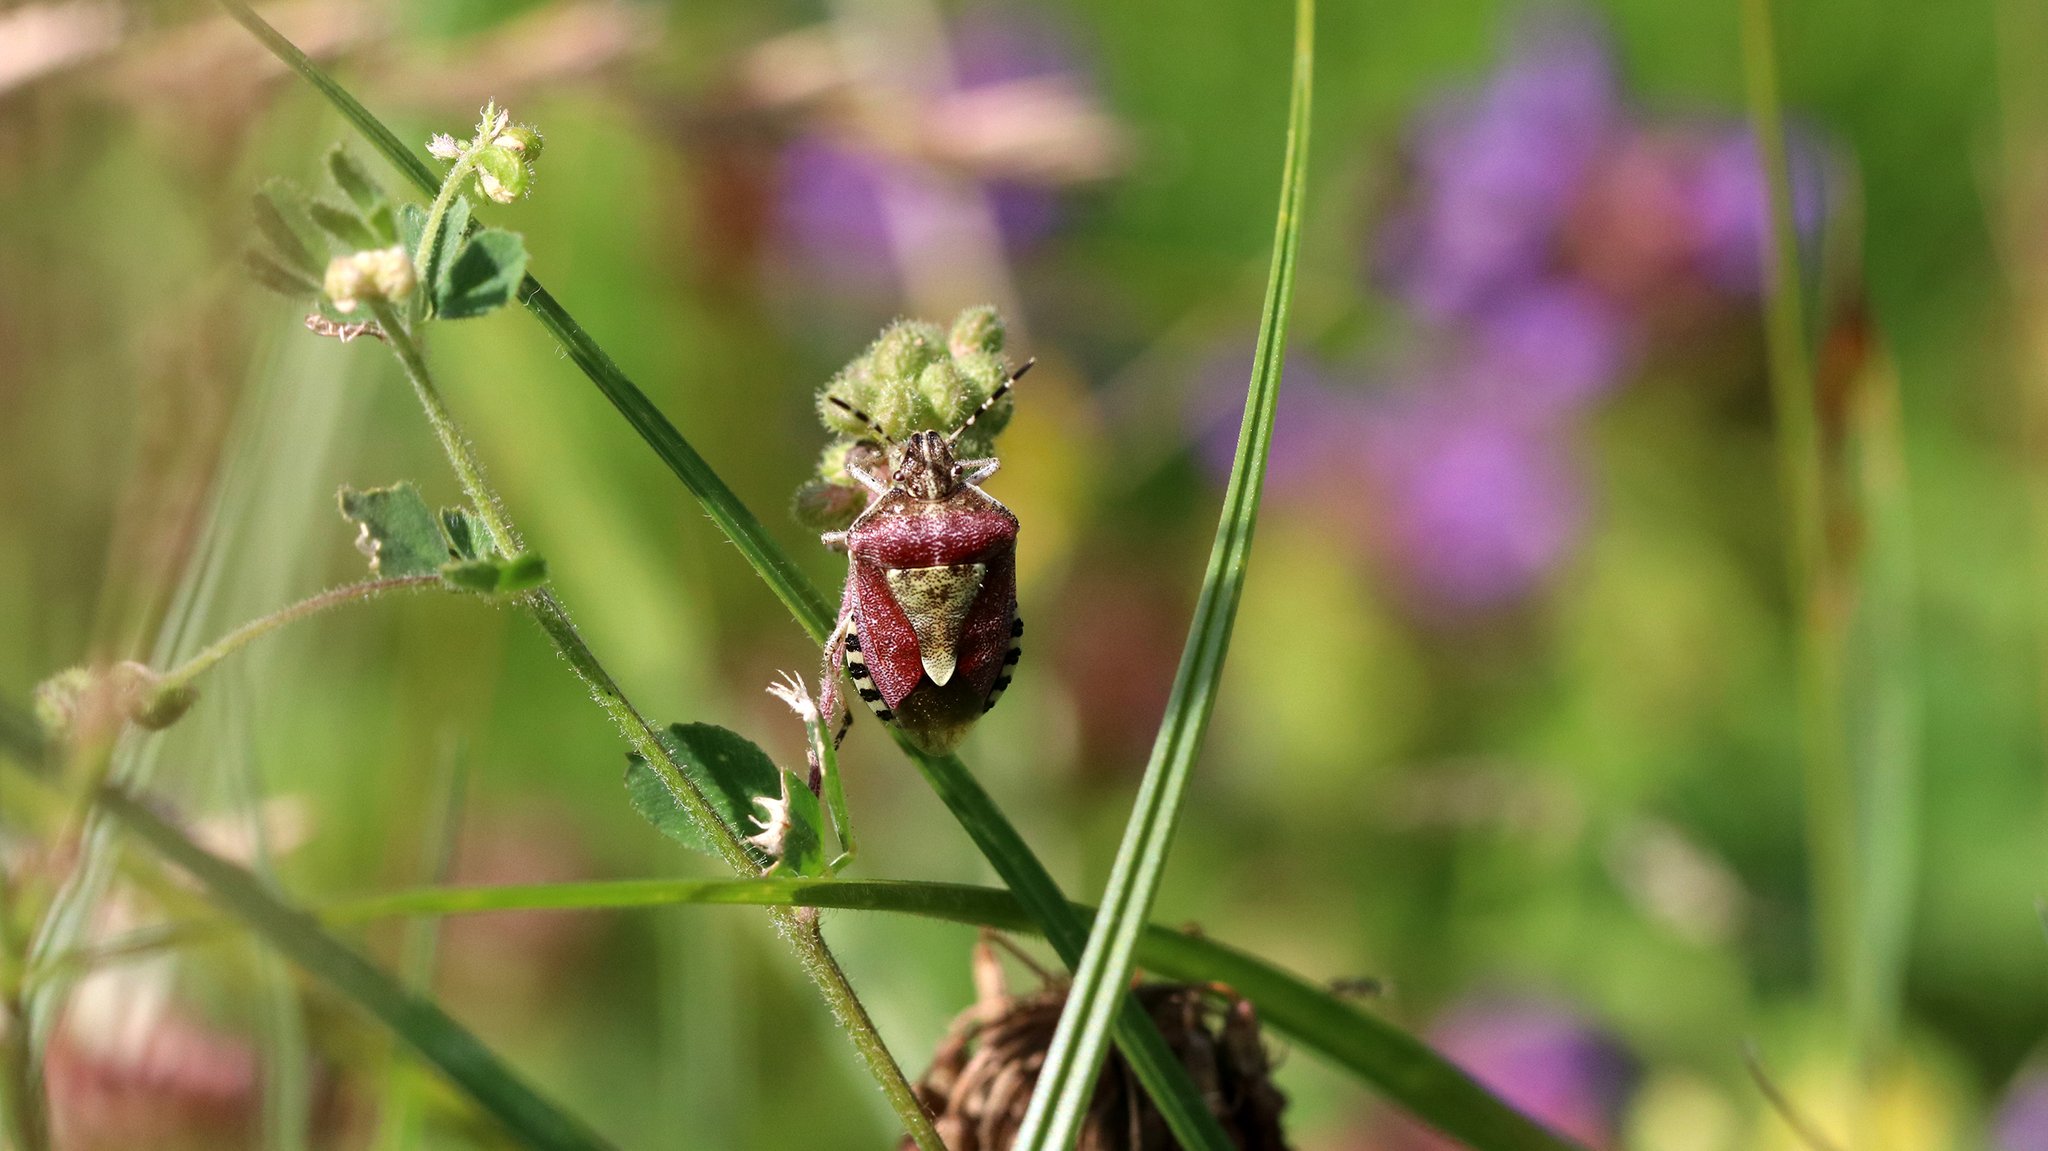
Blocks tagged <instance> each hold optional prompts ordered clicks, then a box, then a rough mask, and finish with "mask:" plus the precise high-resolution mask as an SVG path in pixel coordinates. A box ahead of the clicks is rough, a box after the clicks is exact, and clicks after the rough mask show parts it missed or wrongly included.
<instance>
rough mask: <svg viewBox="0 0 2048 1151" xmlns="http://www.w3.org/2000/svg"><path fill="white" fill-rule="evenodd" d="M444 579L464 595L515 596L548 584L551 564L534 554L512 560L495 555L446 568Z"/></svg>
mask: <svg viewBox="0 0 2048 1151" xmlns="http://www.w3.org/2000/svg"><path fill="white" fill-rule="evenodd" d="M441 578H442V580H444V581H446V582H447V583H448V584H449V585H450V586H452V587H457V588H460V589H462V590H463V591H473V592H481V593H482V594H484V595H512V594H514V593H516V592H523V591H526V590H528V589H531V588H537V587H539V586H540V585H542V584H544V583H546V582H547V579H548V563H547V561H546V560H544V559H542V558H541V557H539V556H537V555H534V554H532V553H531V552H528V553H525V554H522V555H516V556H512V557H510V558H507V557H505V556H501V555H498V554H497V553H495V552H493V553H492V554H490V555H488V556H484V557H482V558H479V559H468V560H452V561H450V562H448V563H445V564H442V565H441Z"/></svg>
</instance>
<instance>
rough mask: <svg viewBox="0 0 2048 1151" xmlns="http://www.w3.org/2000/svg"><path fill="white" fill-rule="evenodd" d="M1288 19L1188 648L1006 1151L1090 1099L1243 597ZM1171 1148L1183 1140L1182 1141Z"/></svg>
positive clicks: (1280, 243)
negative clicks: (1224, 462) (1259, 240)
mask: <svg viewBox="0 0 2048 1151" xmlns="http://www.w3.org/2000/svg"><path fill="white" fill-rule="evenodd" d="M1294 20H1295V33H1294V35H1295V39H1294V75H1293V85H1292V89H1293V91H1292V95H1291V97H1290V99H1289V102H1288V105H1289V106H1288V114H1287V144H1286V155H1285V158H1284V160H1283V161H1282V164H1281V174H1280V210H1279V219H1278V221H1277V222H1276V223H1275V225H1274V237H1273V261H1272V266H1271V269H1270V271H1269V273H1268V276H1267V280H1266V301H1265V306H1264V309H1263V311H1262V314H1261V316H1260V318H1259V342H1258V349H1257V351H1256V352H1255V354H1254V355H1253V357H1252V377H1251V382H1250V385H1249V387H1248V390H1247V393H1246V395H1245V407H1244V421H1243V424H1242V425H1241V426H1240V428H1239V431H1238V442H1237V459H1236V461H1235V462H1234V463H1233V465H1232V466H1231V469H1230V484H1229V486H1228V487H1227V488H1226V489H1225V492H1224V496H1223V512H1222V515H1221V517H1220V520H1219V522H1218V524H1217V527H1216V539H1215V542H1214V544H1213V546H1212V547H1211V549H1210V552H1209V569H1208V572H1207V574H1206V575H1205V576H1204V577H1203V580H1202V594H1201V597H1200V599H1199V600H1198V601H1197V603H1196V605H1195V618H1194V620H1193V622H1192V623H1190V624H1189V626H1188V639H1187V645H1186V647H1184V648H1183V649H1182V652H1181V660H1180V669H1179V671H1177V672H1176V673H1175V675H1174V682H1173V691H1172V694H1171V695H1170V696H1169V697H1168V700H1167V705H1166V715H1165V717H1164V719H1163V720H1162V721H1161V723H1160V726H1159V734H1158V737H1157V739H1156V740H1155V741H1154V743H1153V745H1152V759H1151V762H1150V763H1149V764H1148V765H1147V766H1146V769H1145V778H1144V780H1143V782H1142V783H1141V784H1140V785H1139V788H1138V799H1137V803H1136V804H1135V805H1134V806H1133V808H1132V811H1131V817H1130V821H1129V822H1128V823H1127V824H1126V825H1125V829H1124V838H1123V843H1122V846H1121V847H1119V849H1118V851H1117V858H1116V863H1115V865H1114V866H1113V867H1112V868H1111V869H1110V878H1109V886H1108V888H1107V890H1105V891H1104V893H1103V897H1102V912H1101V914H1099V915H1098V916H1097V917H1096V920H1095V926H1094V928H1093V929H1092V930H1091V931H1090V932H1089V935H1088V948H1087V950H1086V952H1084V953H1083V954H1082V956H1081V963H1080V966H1079V967H1078V968H1076V969H1075V972H1074V981H1073V987H1072V990H1071V991H1069V993H1068V995H1067V1003H1066V1007H1065V1008H1064V1009H1063V1010H1062V1011H1061V1013H1060V1022H1059V1026H1058V1028H1057V1029H1056V1030H1055V1031H1054V1032H1053V1038H1052V1044H1051V1046H1049V1047H1048V1048H1047V1049H1046V1056H1045V1064H1044V1067H1043V1069H1042V1070H1041V1071H1040V1072H1039V1076H1038V1083H1037V1086H1036V1087H1035V1088H1034V1089H1033V1091H1032V1095H1031V1105H1030V1107H1029V1108H1028V1109H1027V1110H1026V1111H1025V1115H1024V1124H1023V1127H1022V1128H1021V1129H1020V1130H1019V1132H1018V1136H1017V1139H1016V1142H1015V1146H1016V1147H1018V1148H1022V1149H1025V1151H1065V1149H1067V1148H1070V1147H1072V1146H1074V1143H1075V1141H1076V1140H1077V1139H1078V1138H1079V1137H1080V1132H1081V1125H1082V1123H1083V1121H1084V1120H1085V1119H1086V1117H1087V1113H1088V1102H1089V1097H1090V1095H1091V1094H1092V1093H1093V1090H1094V1087H1095V1081H1096V1077H1097V1075H1098V1073H1099V1072H1100V1070H1101V1067H1102V1061H1103V1057H1104V1056H1105V1055H1107V1054H1108V1050H1109V1037H1110V1030H1111V1028H1112V1027H1113V1026H1115V1025H1116V1023H1117V1020H1118V1015H1119V1013H1120V1012H1121V1011H1122V1010H1123V1008H1124V1006H1125V992H1126V991H1127V990H1128V989H1129V987H1130V982H1131V965H1132V962H1133V960H1134V958H1135V951H1136V949H1137V944H1138V937H1139V936H1140V935H1141V934H1142V933H1143V931H1144V929H1145V924H1146V921H1147V920H1148V919H1149V918H1150V917H1151V913H1152V902H1153V899H1154V898H1155V897H1156V896H1157V895H1158V893H1159V883H1160V880H1161V878H1162V877H1163V876H1164V874H1165V871H1166V858H1167V852H1168V850H1169V848H1171V846H1172V844H1173V833H1174V828H1175V826H1176V824H1177V823H1178V821H1179V817H1180V805H1181V801H1182V799H1183V798H1184V797H1185V796H1186V794H1187V784H1188V777H1189V775H1190V773H1191V770H1192V768H1193V767H1194V763H1195V759H1196V756H1197V755H1198V754H1199V753H1200V751H1201V747H1202V737H1203V736H1204V735H1205V734H1206V732H1207V730H1208V726H1209V716H1210V713H1211V711H1212V710H1213V709H1214V707H1215V700H1216V689H1217V685H1218V684H1219V683H1220V682H1221V680H1222V678H1223V660H1224V656H1225V654H1226V653H1227V652H1228V651H1229V649H1230V631H1231V624H1232V623H1233V621H1234V620H1235V618H1236V616H1237V604H1238V600H1239V599H1240V597H1241V596H1242V595H1243V592H1244V580H1245V568H1246V561H1247V559H1248V557H1249V554H1250V552H1251V544H1252V531H1253V528H1254V527H1255V526H1256V525H1257V522H1258V513H1259V495H1260V492H1261V490H1262V488H1263V486H1264V482H1265V474H1266V455H1267V451H1268V449H1269V447H1270V445H1271V442H1272V437H1273V412H1274V407H1275V404H1276V402H1277V400H1278V398H1279V394H1280V370H1281V362H1282V359H1283V356H1284V354H1285V352H1286V348H1287V315H1288V310H1289V308H1290V306H1291V305H1292V303H1293V298H1294V268H1295V257H1296V254H1297V252H1298V251H1299V249H1300V244H1301V217H1302V200H1303V196H1304V194H1305V191H1306V176H1307V170H1308V138H1309V120H1310V96H1311V91H1312V84H1311V81H1312V76H1313V73H1314V64H1315V0H1298V3H1297V5H1296V7H1295V16H1294ZM1178 1130H1179V1129H1178V1128H1176V1133H1178ZM1182 1141H1183V1142H1186V1141H1187V1139H1186V1137H1185V1136H1183V1137H1182Z"/></svg>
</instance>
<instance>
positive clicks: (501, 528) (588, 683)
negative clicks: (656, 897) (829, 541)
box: [370, 300, 945, 1151]
mask: <svg viewBox="0 0 2048 1151" xmlns="http://www.w3.org/2000/svg"><path fill="white" fill-rule="evenodd" d="M370 307H371V310H372V311H374V312H375V313H376V316H377V322H378V323H379V324H380V325H382V326H383V328H384V332H385V335H386V337H387V339H386V344H387V346H389V347H390V348H391V350H392V351H393V353H395V354H396V355H397V357H398V362H399V364H400V365H401V366H402V367H404V369H405V374H406V378H407V379H408V380H410V381H411V382H412V386H413V392H414V393H415V394H416V395H417V396H418V397H419V400H420V406H421V407H423V408H425V409H426V413H427V422H428V423H429V424H431V425H432V426H433V429H434V434H435V436H436V437H438V438H439V439H440V441H441V448H442V450H443V451H444V452H445V453H447V456H448V462H449V464H450V465H452V466H453V467H454V469H455V475H456V478H457V479H458V480H459V481H460V482H461V484H462V489H463V492H464V494H466V495H467V496H468V497H469V500H470V502H471V503H472V504H474V505H475V507H476V509H477V513H478V515H479V516H481V517H482V518H483V521H484V525H485V527H486V528H487V529H488V530H489V531H490V533H491V536H492V539H493V540H494V541H495V543H496V544H497V547H498V550H499V551H500V552H501V553H503V554H505V555H516V554H518V553H519V552H520V551H521V550H523V548H522V547H521V545H520V542H519V535H518V532H517V531H516V530H515V529H514V528H513V526H512V521H511V518H510V517H509V516H508V515H507V514H506V512H505V506H504V501H503V500H502V499H500V498H499V496H498V493H497V492H496V491H495V490H493V489H492V488H491V486H490V484H489V483H488V482H487V481H486V480H485V479H484V473H483V466H482V465H481V464H480V463H478V461H477V459H476V455H475V451H474V449H472V448H471V447H470V444H469V441H468V440H467V439H466V438H465V437H464V436H463V434H462V430H461V428H460V427H459V426H457V425H456V423H455V420H454V417H452V416H451V415H450V414H449V413H448V408H447V405H446V404H445V403H444V402H443V401H442V399H441V393H440V389H439V388H437V387H436V386H435V384H434V378H433V374H432V372H431V371H430V369H429V368H428V366H427V361H426V357H425V356H424V355H423V354H422V353H421V351H420V347H419V342H418V341H417V340H416V339H415V338H414V336H413V333H412V331H411V329H409V328H407V327H406V326H405V325H404V324H403V323H402V322H401V321H400V320H399V317H398V313H397V310H396V309H395V308H393V307H392V306H391V305H390V304H389V303H388V302H385V301H381V300H378V301H372V302H371V303H370ZM521 601H522V602H523V603H524V604H525V606H526V607H527V609H528V610H529V611H531V612H532V613H533V617H534V619H535V621H537V622H538V623H539V624H540V627H541V630H542V631H543V632H546V633H547V636H548V638H549V639H550V640H552V641H554V644H555V648H556V650H557V651H559V652H560V653H561V654H562V657H563V658H564V659H566V660H567V661H568V662H569V666H570V668H571V669H573V670H574V671H575V672H576V675H577V677H578V678H580V679H581V680H582V681H583V685H584V687H586V688H587V689H589V691H590V693H591V695H592V697H593V698H595V699H596V700H597V702H598V706H600V707H602V708H604V710H605V713H606V714H607V715H610V716H611V718H612V722H613V723H615V724H617V725H618V727H619V730H620V731H621V732H622V733H624V735H625V737H626V742H627V743H629V744H631V745H632V747H633V750H635V751H637V752H638V753H640V755H641V757H642V758H644V759H645V760H646V761H647V763H648V764H649V766H651V767H653V768H654V770H655V773H656V774H657V775H659V776H660V777H661V781H662V784H663V785H664V786H665V787H667V788H668V790H669V793H670V794H671V795H673V796H674V797H675V799H676V802H677V803H679V804H681V805H682V807H683V810H684V811H685V812H687V813H688V814H689V816H690V818H691V820H692V821H693V822H695V823H696V824H697V826H698V828H699V829H700V830H702V831H703V832H704V835H705V837H706V838H707V839H708V840H710V842H711V844H712V846H713V847H715V848H716V849H717V850H718V854H719V856H720V857H721V858H723V859H724V860H725V862H726V864H727V865H728V866H730V867H731V868H732V869H733V872H734V873H735V874H737V875H741V876H747V877H751V876H754V875H757V874H759V869H758V868H757V867H756V866H755V863H754V859H753V856H752V855H750V854H749V853H748V852H747V849H746V845H745V844H744V843H742V842H741V841H740V837H739V834H738V833H737V832H736V831H735V830H734V829H733V828H731V827H729V826H727V825H726V823H725V821H724V820H723V819H721V818H719V816H718V813H717V811H716V810H715V809H714V808H712V806H711V802H710V801H709V800H707V799H706V798H705V797H704V793H703V792H702V791H701V790H699V789H698V787H697V785H696V784H695V783H694V782H693V781H692V780H691V779H690V778H689V776H687V775H686V774H684V772H683V767H682V764H680V763H678V762H677V761H676V758H675V756H674V754H673V753H671V752H670V751H669V749H668V746H667V745H666V744H664V743H662V741H661V739H660V737H659V736H658V735H656V733H655V729H654V725H653V724H652V723H650V722H649V721H648V720H647V717H646V716H645V715H643V714H642V713H641V712H640V710H639V709H638V708H635V707H634V706H633V704H632V702H631V701H629V700H628V699H627V698H626V694H625V692H624V691H623V690H622V689H621V688H620V687H619V685H618V681H617V680H615V679H613V678H612V676H611V673H610V672H609V671H607V670H605V667H604V664H603V663H601V662H599V660H598V658H597V653H595V652H594V651H592V650H591V648H590V645H589V644H588V643H587V642H585V641H584V639H583V637H582V635H581V633H579V632H578V631H577V630H576V625H575V623H574V621H572V620H571V619H570V618H569V613H568V610H567V609H566V608H564V607H563V606H562V603H561V601H560V600H558V599H556V598H555V596H554V594H553V593H552V592H550V591H549V590H548V589H546V588H536V589H535V590H533V591H530V592H527V593H526V594H525V595H523V596H522V597H521ZM770 917H771V919H773V920H774V922H775V927H776V930H777V931H779V932H780V933H781V934H782V936H783V937H784V938H785V939H788V940H789V942H790V945H791V947H793V948H794V949H795V950H796V953H797V959H798V961H799V962H800V963H801V964H802V966H803V968H804V972H805V973H806V974H808V975H809V976H810V977H811V979H812V981H813V982H815V983H816V984H817V985H818V990H819V992H820V994H822V995H823V996H824V998H825V1003H826V1005H827V1006H828V1007H829V1008H830V1009H831V1011H832V1014H833V1017H834V1018H835V1019H837V1020H838V1022H839V1025H840V1027H841V1028H843V1029H844V1030H845V1031H846V1033H847V1037H848V1038H849V1039H851V1040H852V1041H853V1045H854V1049H855V1050H856V1051H857V1052H858V1053H859V1054H860V1057H861V1061H862V1062H863V1063H865V1064H866V1065H867V1069H868V1073H869V1074H870V1075H872V1076H873V1077H874V1079H875V1082H876V1083H877V1084H879V1085H880V1086H881V1088H882V1094H883V1095H885V1096H886V1097H887V1098H888V1100H889V1103H890V1106H891V1107H892V1108H894V1109H895V1111H896V1115H897V1118H898V1119H900V1120H901V1121H902V1123H903V1125H904V1128H905V1130H907V1131H908V1132H909V1133H910V1136H911V1138H912V1139H913V1140H914V1141H915V1142H916V1143H917V1145H918V1147H919V1148H920V1151H945V1144H944V1143H943V1142H941V1141H940V1139H939V1136H938V1132H936V1131H935V1130H933V1129H932V1125H931V1119H930V1117H929V1116H928V1115H926V1114H925V1111H924V1107H923V1105H922V1104H920V1103H919V1102H918V1100H917V1094H916V1092H915V1091H913V1090H912V1088H911V1086H910V1081H909V1080H908V1079H906V1078H905V1077H904V1075H903V1069H902V1067H901V1066H899V1065H898V1064H897V1062H896V1059H895V1056H893V1055H891V1054H890V1052H889V1049H888V1047H887V1046H886V1045H885V1044H884V1043H883V1042H882V1037H881V1034H880V1033H879V1032H878V1031H876V1029H875V1025H874V1020H873V1019H871V1018H870V1017H869V1016H868V1013H867V1009H866V1008H865V1007H863V1006H862V1005H861V1002H860V999H859V997H858V996H856V995H855V994H854V991H853V987H852V985H851V984H850V983H848V982H847V979H846V973H845V972H844V971H843V970H841V969H840V967H839V962H838V960H837V959H835V958H834V957H833V955H832V952H831V949H830V948H828V947H827V946H826V945H825V939H824V936H823V935H822V934H821V933H820V932H819V930H818V927H817V923H816V920H815V918H812V919H811V920H810V921H808V922H805V921H803V920H802V918H801V917H800V916H799V915H798V914H797V913H796V912H792V911H789V910H786V909H779V910H777V911H774V912H771V913H770Z"/></svg>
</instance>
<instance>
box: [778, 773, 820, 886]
mask: <svg viewBox="0 0 2048 1151" xmlns="http://www.w3.org/2000/svg"><path fill="white" fill-rule="evenodd" d="M782 793H783V795H784V796H786V797H787V798H788V801H789V808H788V812H789V830H788V831H787V832H785V833H784V834H783V837H782V866H783V867H785V868H787V869H788V870H790V871H792V872H794V873H796V874H797V875H803V876H819V875H823V874H825V832H824V826H825V817H824V812H823V810H822V809H821V808H820V807H819V804H818V797H817V796H816V795H815V794H813V793H812V792H811V786H810V784H808V783H805V782H804V781H803V780H802V779H801V778H799V777H798V776H797V774H796V773H795V772H793V771H790V770H788V769H784V770H783V772H782Z"/></svg>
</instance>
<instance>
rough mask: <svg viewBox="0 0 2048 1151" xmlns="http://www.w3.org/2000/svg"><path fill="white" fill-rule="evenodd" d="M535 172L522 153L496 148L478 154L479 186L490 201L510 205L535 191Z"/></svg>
mask: <svg viewBox="0 0 2048 1151" xmlns="http://www.w3.org/2000/svg"><path fill="white" fill-rule="evenodd" d="M532 184H533V168H532V167H531V166H530V165H528V164H527V163H526V161H525V160H523V159H521V158H520V156H519V153H517V152H514V151H512V150H510V149H507V148H501V147H499V146H497V145H496V144H493V145H491V146H489V147H486V148H484V149H482V150H481V151H479V152H478V153H477V154H476V186H477V190H478V191H480V192H482V193H483V194H484V196H485V197H487V198H488V199H490V200H492V201H494V202H496V203H499V204H509V203H511V202H512V201H514V200H517V199H518V198H519V197H521V196H524V195H526V194H527V192H529V191H531V190H532Z"/></svg>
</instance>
